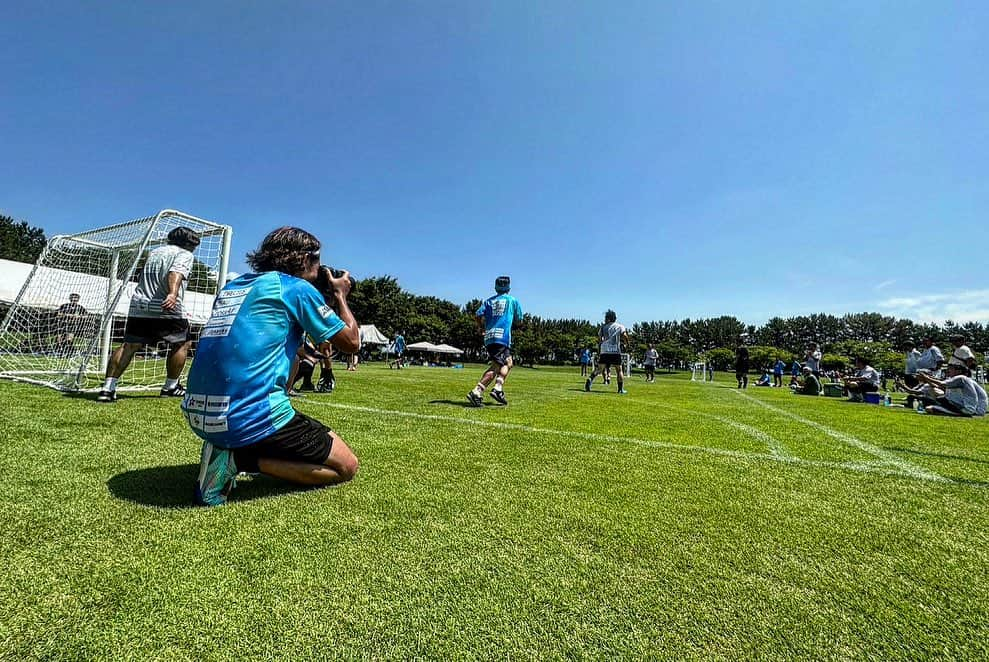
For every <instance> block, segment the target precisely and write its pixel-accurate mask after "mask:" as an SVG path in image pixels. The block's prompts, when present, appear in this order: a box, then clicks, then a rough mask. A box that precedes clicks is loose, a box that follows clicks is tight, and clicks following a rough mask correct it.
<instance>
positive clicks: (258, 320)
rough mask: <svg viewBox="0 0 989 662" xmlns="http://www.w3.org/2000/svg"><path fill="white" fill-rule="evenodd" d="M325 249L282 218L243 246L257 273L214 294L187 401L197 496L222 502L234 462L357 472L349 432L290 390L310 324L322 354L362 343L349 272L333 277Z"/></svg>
mask: <svg viewBox="0 0 989 662" xmlns="http://www.w3.org/2000/svg"><path fill="white" fill-rule="evenodd" d="M319 251H320V243H319V240H318V239H316V237H314V236H313V235H311V234H309V233H308V232H306V231H305V230H300V229H299V228H292V227H283V228H279V229H277V230H275V231H273V232H271V233H270V234H269V235H268V236H267V237H265V238H264V241H263V242H262V243H261V246H260V248H259V249H258V250H257V251H253V252H251V253H249V254H248V255H247V262H248V264H249V265H250V266H251V268H252V269H254V271H255V272H256V273H250V274H245V275H243V276H241V277H239V278H237V279H236V280H233V281H231V282H229V283H227V285H226V286H225V287H224V288H223V289H222V290H221V291H220V293H219V295H218V296H217V297H216V301H215V303H214V304H213V312H212V314H211V315H210V318H209V321H208V322H207V323H206V326H205V327H203V330H202V333H201V335H200V338H199V346H198V349H197V351H196V359H195V361H194V363H193V365H192V370H191V371H190V373H189V382H188V385H187V393H186V396H185V398H184V400H183V401H182V411H183V412H184V413H185V416H186V419H187V420H188V422H189V426H190V427H191V428H192V430H193V432H195V433H196V435H198V436H199V437H200V438H202V439H203V452H202V460H201V465H200V469H199V480H198V483H197V485H196V497H197V500H198V501H199V502H200V503H202V504H204V505H219V504H222V503H224V502H226V498H227V494H228V493H229V491H230V489H232V487H233V485H234V479H235V477H236V475H237V473H238V471H246V472H249V473H257V472H260V473H264V474H268V475H271V476H275V477H277V478H282V479H284V480H288V481H291V482H294V483H298V484H302V485H330V484H333V483H340V482H344V481H348V480H350V479H351V478H353V477H354V475H355V474H356V473H357V466H358V463H357V457H356V456H355V455H354V453H353V451H351V450H350V448H349V447H348V446H347V444H346V443H344V441H343V439H341V438H340V437H339V435H337V434H336V433H335V432H333V431H332V430H330V429H329V428H328V427H326V426H324V425H323V424H322V423H320V422H319V421H317V420H314V419H312V418H309V417H308V416H306V415H305V414H301V413H298V412H296V411H295V410H294V409H293V408H292V404H291V402H290V401H289V397H288V390H289V388H290V387H291V385H290V384H289V383H288V380H289V373H290V372H291V369H292V362H293V359H294V357H295V355H296V351H297V350H298V349H299V347H300V346H301V345H302V342H303V338H304V337H305V334H308V335H309V337H310V338H312V341H313V343H314V344H315V345H316V347H317V349H318V350H319V352H320V353H321V354H323V355H329V353H330V351H331V350H332V347H333V346H335V347H337V348H338V349H339V350H341V351H343V352H356V351H357V350H358V349H359V348H360V333H359V330H358V326H357V322H356V321H355V320H354V316H353V314H352V313H351V312H350V307H349V306H348V304H347V294H348V293H349V292H350V287H351V281H350V275H349V274H348V273H346V272H343V273H342V275H341V276H340V277H339V278H334V277H333V276H332V274H331V273H330V272H329V270H327V269H326V267H322V266H320V260H319ZM317 282H322V283H323V287H322V291H319V290H317V289H316V287H314V283H317ZM331 304H333V305H335V306H336V308H337V310H338V311H339V313H337V312H334V310H333V309H332V308H331V307H330V306H331Z"/></svg>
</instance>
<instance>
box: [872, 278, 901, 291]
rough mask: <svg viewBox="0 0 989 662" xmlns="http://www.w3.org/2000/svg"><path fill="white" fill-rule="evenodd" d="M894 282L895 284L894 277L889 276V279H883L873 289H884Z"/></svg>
mask: <svg viewBox="0 0 989 662" xmlns="http://www.w3.org/2000/svg"><path fill="white" fill-rule="evenodd" d="M895 284H896V279H895V278H890V279H889V280H884V281H883V282H881V283H879V284H878V285H876V286H875V287H874V288H873V289H875V290H876V292H878V291H879V290H885V289H886V288H887V287H889V286H890V285H895Z"/></svg>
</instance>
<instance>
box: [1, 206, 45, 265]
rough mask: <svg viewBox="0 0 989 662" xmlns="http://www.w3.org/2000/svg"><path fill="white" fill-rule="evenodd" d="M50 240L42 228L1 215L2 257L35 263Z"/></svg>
mask: <svg viewBox="0 0 989 662" xmlns="http://www.w3.org/2000/svg"><path fill="white" fill-rule="evenodd" d="M46 243H48V240H47V239H46V238H45V231H44V230H42V229H41V228H36V227H34V226H31V225H28V223H27V221H15V220H14V219H13V218H11V217H10V216H3V215H0V259H3V260H14V261H15V262H27V263H29V264H34V263H35V262H37V260H38V256H40V255H41V251H43V250H44V249H45V244H46Z"/></svg>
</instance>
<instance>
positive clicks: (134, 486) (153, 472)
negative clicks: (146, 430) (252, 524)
mask: <svg viewBox="0 0 989 662" xmlns="http://www.w3.org/2000/svg"><path fill="white" fill-rule="evenodd" d="M198 476H199V465H198V464H177V465H172V466H164V467H147V468H145V469H133V470H131V471H124V472H123V473H119V474H117V475H116V476H113V477H112V478H110V480H108V481H107V482H106V486H107V489H109V490H110V493H111V494H113V496H115V497H116V498H118V499H121V500H122V501H130V502H132V503H136V504H139V505H142V506H149V507H152V508H167V509H182V508H197V507H199V506H197V505H196V503H195V485H196V479H197V478H198ZM311 489H318V488H311V487H304V486H300V485H293V484H291V483H287V482H285V481H281V480H277V479H275V478H270V477H268V476H264V475H259V476H252V477H248V478H245V479H243V480H238V481H237V487H236V489H234V490H233V492H231V493H230V503H236V502H239V501H253V500H254V499H264V498H268V497H273V496H279V495H282V494H288V493H292V492H305V491H308V490H311Z"/></svg>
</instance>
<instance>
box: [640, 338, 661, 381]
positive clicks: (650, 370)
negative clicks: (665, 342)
mask: <svg viewBox="0 0 989 662" xmlns="http://www.w3.org/2000/svg"><path fill="white" fill-rule="evenodd" d="M658 359H659V352H657V351H656V348H655V347H654V346H653V345H651V344H650V345H649V349H647V350H646V354H645V356H644V357H642V364H643V365H644V366H645V367H646V381H647V382H654V381H656V361H657V360H658Z"/></svg>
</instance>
